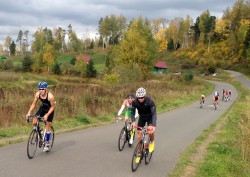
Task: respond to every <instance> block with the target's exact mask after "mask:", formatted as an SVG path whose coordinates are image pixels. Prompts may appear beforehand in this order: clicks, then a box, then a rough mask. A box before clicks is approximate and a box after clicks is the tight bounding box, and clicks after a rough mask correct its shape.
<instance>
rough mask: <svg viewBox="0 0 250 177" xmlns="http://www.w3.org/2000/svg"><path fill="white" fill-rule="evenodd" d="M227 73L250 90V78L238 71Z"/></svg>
mask: <svg viewBox="0 0 250 177" xmlns="http://www.w3.org/2000/svg"><path fill="white" fill-rule="evenodd" d="M225 71H227V72H229V73H230V74H231V76H232V77H234V78H236V79H237V80H238V81H239V82H241V83H242V84H243V85H244V86H245V87H246V88H248V89H249V90H250V81H249V78H247V77H246V76H244V75H242V74H241V73H239V72H236V71H229V70H225Z"/></svg>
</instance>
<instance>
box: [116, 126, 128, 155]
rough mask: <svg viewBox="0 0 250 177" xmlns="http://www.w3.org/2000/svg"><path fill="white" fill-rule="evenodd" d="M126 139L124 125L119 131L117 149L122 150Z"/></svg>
mask: <svg viewBox="0 0 250 177" xmlns="http://www.w3.org/2000/svg"><path fill="white" fill-rule="evenodd" d="M126 141H127V132H126V127H123V128H122V130H121V132H120V135H119V139H118V149H119V151H122V150H123V148H124V146H125V143H126Z"/></svg>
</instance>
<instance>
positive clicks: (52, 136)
mask: <svg viewBox="0 0 250 177" xmlns="http://www.w3.org/2000/svg"><path fill="white" fill-rule="evenodd" d="M50 131H51V135H50V145H49V149H48V150H47V151H46V152H49V151H50V150H51V149H52V147H53V144H54V140H55V130H54V127H53V126H51V127H50Z"/></svg>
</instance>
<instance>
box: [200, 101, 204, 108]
mask: <svg viewBox="0 0 250 177" xmlns="http://www.w3.org/2000/svg"><path fill="white" fill-rule="evenodd" d="M203 106H204V103H203V101H202V100H201V101H200V108H203Z"/></svg>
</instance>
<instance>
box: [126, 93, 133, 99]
mask: <svg viewBox="0 0 250 177" xmlns="http://www.w3.org/2000/svg"><path fill="white" fill-rule="evenodd" d="M127 98H135V96H134V94H133V93H129V94H128V95H127Z"/></svg>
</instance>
